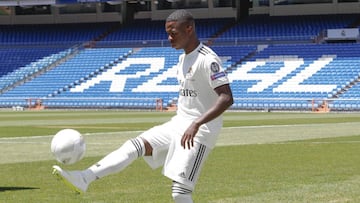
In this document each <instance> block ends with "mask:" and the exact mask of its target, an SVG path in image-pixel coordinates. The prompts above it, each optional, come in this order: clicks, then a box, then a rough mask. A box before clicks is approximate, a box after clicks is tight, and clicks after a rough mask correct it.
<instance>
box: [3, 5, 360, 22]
mask: <svg viewBox="0 0 360 203" xmlns="http://www.w3.org/2000/svg"><path fill="white" fill-rule="evenodd" d="M101 6H102V4H100V3H98V4H96V12H94V13H75V14H69V13H67V14H60V12H59V9H60V8H59V7H58V6H51V14H47V15H15V7H9V8H8V9H9V14H8V15H6V14H2V15H0V24H34V23H36V24H60V23H90V22H123V21H124V17H123V15H122V12H121V11H124V9H125V8H121V9H120V10H119V11H117V12H103V11H102V9H101ZM190 10H191V11H192V13H193V14H194V15H195V17H196V18H204V19H205V18H237V16H239V15H237V9H236V8H233V7H222V8H220V7H214V6H213V5H212V4H209V7H208V8H197V9H190ZM349 13H360V2H347V3H338V2H337V0H334V2H333V3H322V4H296V5H274V4H273V2H272V1H270V5H269V6H254V7H251V8H250V9H249V14H250V15H252V14H269V15H271V16H289V15H314V14H349ZM168 14H169V10H157V9H156V7H155V6H154V5H153V6H152V7H151V11H139V12H136V13H135V16H134V18H135V19H152V20H163V19H164V18H165V17H166V16H167V15H168Z"/></svg>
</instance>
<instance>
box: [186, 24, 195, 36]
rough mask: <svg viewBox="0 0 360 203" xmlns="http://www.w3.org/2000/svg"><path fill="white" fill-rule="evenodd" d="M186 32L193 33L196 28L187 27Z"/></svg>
mask: <svg viewBox="0 0 360 203" xmlns="http://www.w3.org/2000/svg"><path fill="white" fill-rule="evenodd" d="M186 32H187V33H189V34H190V33H192V32H194V26H193V25H191V24H190V25H186Z"/></svg>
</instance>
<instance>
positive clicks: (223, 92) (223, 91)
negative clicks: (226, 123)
mask: <svg viewBox="0 0 360 203" xmlns="http://www.w3.org/2000/svg"><path fill="white" fill-rule="evenodd" d="M214 91H215V92H216V93H217V94H218V96H219V97H218V98H217V100H216V102H215V104H214V105H213V106H212V107H211V108H210V109H209V110H208V111H206V112H205V113H204V114H203V115H202V116H201V117H199V118H198V119H196V120H195V121H194V122H192V124H191V125H190V126H189V127H188V128H187V130H186V131H185V133H184V135H183V137H182V139H181V145H182V146H183V147H184V148H186V147H188V148H189V149H190V148H191V147H192V146H194V137H195V135H196V133H197V132H198V130H199V128H200V126H201V125H202V124H204V123H207V122H209V121H211V120H213V119H215V118H216V117H218V116H220V115H221V114H222V113H224V111H225V110H226V109H228V108H229V107H230V106H231V105H232V104H233V103H234V99H233V96H232V92H231V88H230V85H229V84H224V85H221V86H219V87H216V88H215V89H214Z"/></svg>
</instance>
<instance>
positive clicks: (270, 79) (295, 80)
mask: <svg viewBox="0 0 360 203" xmlns="http://www.w3.org/2000/svg"><path fill="white" fill-rule="evenodd" d="M335 58H336V55H324V56H321V57H320V58H318V59H316V60H314V61H306V64H307V65H306V66H304V64H305V60H304V59H303V58H301V57H298V56H296V55H294V56H271V57H270V58H268V59H261V60H257V61H249V62H246V63H244V64H242V65H241V66H240V67H238V68H236V70H234V71H232V72H231V73H229V74H228V78H229V81H230V82H231V83H232V82H239V81H249V80H251V81H254V84H253V85H252V86H251V87H249V88H248V89H247V92H262V91H264V90H265V89H266V88H268V87H270V86H272V85H274V84H276V85H275V86H274V87H273V92H298V91H303V92H319V91H322V92H324V91H327V92H331V91H332V90H333V89H334V88H336V86H337V85H336V84H309V83H307V84H302V83H303V82H304V81H305V80H308V79H309V78H311V77H313V76H314V75H316V73H317V72H318V71H320V70H321V69H322V68H324V67H325V66H326V65H328V64H329V63H331V62H332V61H333V60H335ZM274 61H276V62H277V64H278V65H277V66H278V67H276V70H275V69H274V70H272V71H268V72H257V71H254V70H256V69H257V68H261V67H266V66H268V65H269V64H273V63H274ZM136 65H140V66H141V67H144V66H145V67H146V68H142V70H140V71H129V70H130V69H133V68H134V67H136ZM265 69H267V70H269V69H268V68H267V67H266V68H265ZM176 73H177V68H176V65H174V66H172V67H170V68H168V67H165V57H157V58H128V59H126V60H124V61H122V62H121V63H119V64H117V65H115V66H113V67H111V68H109V69H108V70H107V71H105V72H103V73H102V74H99V75H97V76H95V77H93V78H92V79H90V80H87V81H85V82H84V83H81V84H80V85H78V86H76V87H74V88H72V89H70V92H83V91H84V90H86V89H90V88H95V87H96V85H97V84H100V83H102V82H106V83H109V82H110V87H109V92H124V90H125V86H126V85H127V84H128V83H129V82H130V81H132V82H134V81H135V82H136V84H137V85H136V86H134V87H132V88H130V90H129V88H128V89H127V90H126V91H131V92H177V91H179V86H178V84H175V82H172V83H168V82H166V81H169V80H172V81H174V80H176V78H177V75H176ZM290 73H295V74H292V76H291V77H288V78H286V80H283V78H285V77H286V76H288V75H290ZM280 81H281V82H280ZM182 87H183V86H182ZM179 94H180V95H182V96H188V97H196V96H197V92H196V91H195V90H191V89H186V88H182V89H180V91H179Z"/></svg>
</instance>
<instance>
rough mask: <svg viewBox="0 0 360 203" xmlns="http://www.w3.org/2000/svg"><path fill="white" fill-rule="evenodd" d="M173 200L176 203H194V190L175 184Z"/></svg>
mask: <svg viewBox="0 0 360 203" xmlns="http://www.w3.org/2000/svg"><path fill="white" fill-rule="evenodd" d="M172 198H173V200H174V202H175V203H192V202H193V200H192V189H190V188H189V187H187V186H186V185H183V184H181V183H177V182H174V183H173V186H172Z"/></svg>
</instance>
